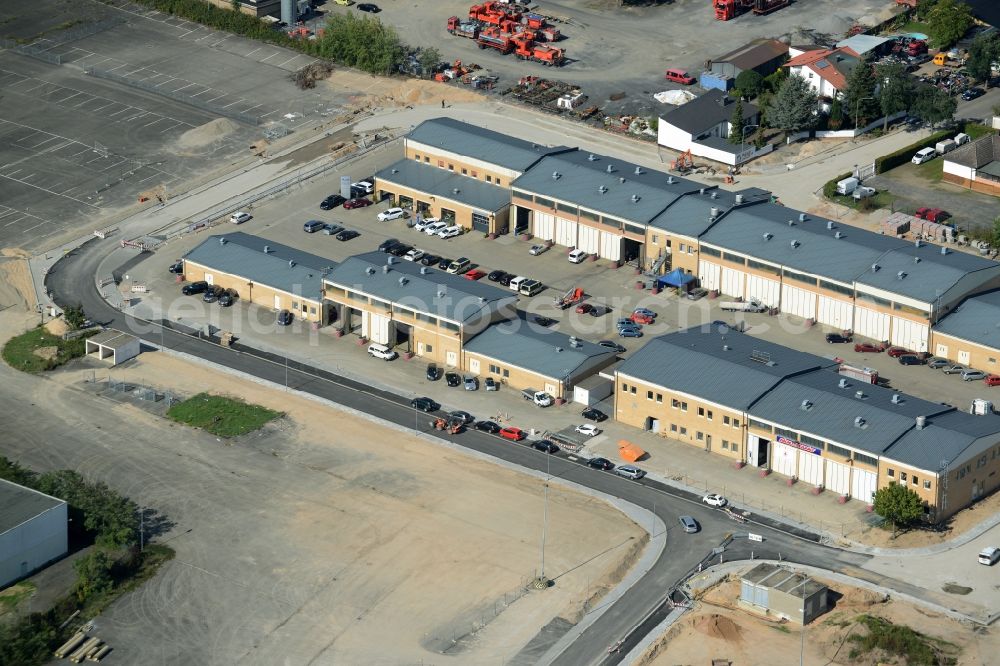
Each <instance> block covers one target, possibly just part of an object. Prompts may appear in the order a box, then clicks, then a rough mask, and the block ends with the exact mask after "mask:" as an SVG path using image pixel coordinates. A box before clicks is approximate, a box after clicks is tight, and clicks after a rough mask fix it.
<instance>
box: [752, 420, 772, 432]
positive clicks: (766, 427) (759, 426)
mask: <svg viewBox="0 0 1000 666" xmlns="http://www.w3.org/2000/svg"><path fill="white" fill-rule="evenodd" d="M750 427H751V428H757V429H758V430H764V431H765V432H771V426H769V425H768V424H766V423H763V422H762V421H758V420H757V419H750Z"/></svg>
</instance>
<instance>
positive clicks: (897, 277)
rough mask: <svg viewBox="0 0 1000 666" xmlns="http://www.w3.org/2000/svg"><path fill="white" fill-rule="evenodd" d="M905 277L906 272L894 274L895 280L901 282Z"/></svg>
mask: <svg viewBox="0 0 1000 666" xmlns="http://www.w3.org/2000/svg"><path fill="white" fill-rule="evenodd" d="M905 277H906V271H899V272H898V273H896V279H897V280H902V279H903V278H905Z"/></svg>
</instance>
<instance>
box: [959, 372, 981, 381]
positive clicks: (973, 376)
mask: <svg viewBox="0 0 1000 666" xmlns="http://www.w3.org/2000/svg"><path fill="white" fill-rule="evenodd" d="M977 379H986V373H985V372H983V371H982V370H966V371H965V372H963V373H962V380H963V381H966V382H972V381H975V380H977Z"/></svg>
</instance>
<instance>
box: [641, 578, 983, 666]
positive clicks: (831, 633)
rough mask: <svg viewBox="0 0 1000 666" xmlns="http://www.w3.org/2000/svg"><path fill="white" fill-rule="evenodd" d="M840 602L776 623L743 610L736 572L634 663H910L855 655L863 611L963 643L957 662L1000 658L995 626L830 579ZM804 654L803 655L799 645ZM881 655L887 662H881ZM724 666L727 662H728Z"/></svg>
mask: <svg viewBox="0 0 1000 666" xmlns="http://www.w3.org/2000/svg"><path fill="white" fill-rule="evenodd" d="M819 580H820V581H821V582H823V583H825V584H826V585H828V586H829V587H830V589H831V591H833V592H835V593H836V594H834V595H832V596H833V597H834V598H835V599H836V602H835V604H836V605H835V607H834V608H833V609H832V610H830V611H829V612H827V613H826V614H824V615H822V616H820V617H819V618H817V619H816V620H814V621H813V622H812V623H811V624H810V625H809V626H807V627H806V628H805V635H804V636H803V634H802V628H801V627H799V626H798V625H795V624H792V623H788V622H775V621H771V620H768V619H765V618H763V617H758V616H756V615H753V614H751V613H750V612H748V611H745V610H743V609H740V608H737V603H736V602H737V599H738V597H739V593H740V583H739V577H738V576H730V577H729V580H723V581H722V582H720V583H719V584H717V585H715V586H714V587H712V588H710V589H709V590H707V592H706V593H705V594H704V596H702V597H701V599H700V600H698V601H696V602H694V608H693V610H692V611H690V612H688V613H686V614H685V615H684V616H683V617H682V618H681V620H680V621H679V622H677V623H676V624H674V626H672V627H671V628H670V629H669V630H668V631H667V633H666V634H665V635H664V636H663V637H662V638H661V639H660V640H659V641H657V642H656V643H655V644H654V645H652V646H651V647H650V648H649V650H647V651H646V653H645V654H644V655H643V656H642V657H641V658H640V659H639V660H638V661H637V662H636V665H637V666H682V665H683V666H686V665H688V664H691V665H694V664H699V665H701V664H710V663H712V660H713V659H722V660H729V661H731V662H732V664H733V666H744V665H748V666H749V665H753V664H773V665H774V666H784V665H785V664H798V663H806V664H824V665H834V664H843V665H844V666H876V664H879V663H894V664H900V665H905V664H906V661H905V660H903V659H899V660H893V659H891V658H888V655H876V654H868V655H862V656H858V657H855V658H851V657H850V656H849V655H850V652H851V649H852V648H853V647H854V643H852V642H850V641H848V640H847V639H848V636H850V635H852V634H854V633H858V632H864V631H866V629H864V628H863V627H862V626H860V625H859V624H858V623H856V622H855V621H854V619H855V618H856V617H857V616H858V615H861V614H868V615H874V616H878V617H882V618H885V619H887V620H889V621H891V622H892V623H893V624H897V625H906V626H909V627H910V628H912V629H914V630H915V631H919V632H920V633H923V634H925V635H927V636H931V637H935V638H941V639H943V640H945V641H948V642H950V643H953V644H956V645H958V646H961V648H962V649H961V652H960V654H959V655H958V657H957V659H958V660H957V664H958V666H973V665H975V666H982V665H983V664H990V663H996V662H994V661H993V657H990V656H989V655H991V654H992V655H996V653H997V650H998V649H1000V632H998V631H997V629H996V628H995V627H993V628H990V629H988V630H983V631H977V630H974V629H972V628H970V627H969V626H966V625H964V624H962V623H960V622H957V621H955V620H952V619H950V618H948V617H946V616H944V615H940V614H937V613H932V612H929V611H926V610H924V609H923V608H920V607H916V606H913V605H910V604H906V603H903V602H900V601H895V600H891V599H890V600H888V601H884V600H883V599H882V598H881V597H880V595H878V594H875V593H873V592H870V591H868V590H863V589H859V588H853V587H846V586H843V585H840V584H835V583H832V582H830V581H823V580H822V579H819ZM800 649H802V650H803V659H802V661H801V662H800V660H799V650H800ZM880 658H881V661H880ZM723 663H725V661H724V662H723Z"/></svg>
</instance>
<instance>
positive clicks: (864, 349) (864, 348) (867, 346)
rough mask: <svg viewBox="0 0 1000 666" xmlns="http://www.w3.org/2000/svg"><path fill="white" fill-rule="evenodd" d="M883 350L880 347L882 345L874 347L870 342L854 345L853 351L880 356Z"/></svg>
mask: <svg viewBox="0 0 1000 666" xmlns="http://www.w3.org/2000/svg"><path fill="white" fill-rule="evenodd" d="M883 350H884V347H882V345H874V344H872V343H870V342H859V343H857V344H855V345H854V351H856V352H860V353H868V352H870V353H873V354H881V353H882V351H883Z"/></svg>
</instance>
